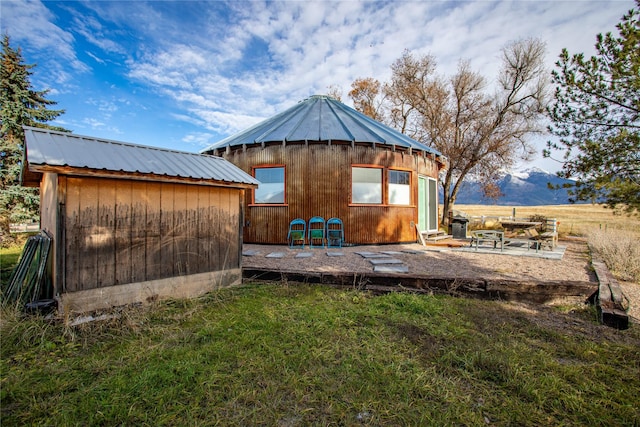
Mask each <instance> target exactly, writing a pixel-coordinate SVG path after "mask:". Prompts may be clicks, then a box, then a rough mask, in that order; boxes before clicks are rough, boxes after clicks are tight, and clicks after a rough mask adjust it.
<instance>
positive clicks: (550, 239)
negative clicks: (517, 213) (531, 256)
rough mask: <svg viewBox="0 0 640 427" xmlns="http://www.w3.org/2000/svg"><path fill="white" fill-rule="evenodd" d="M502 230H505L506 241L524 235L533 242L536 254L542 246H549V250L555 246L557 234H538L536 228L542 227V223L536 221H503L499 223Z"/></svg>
mask: <svg viewBox="0 0 640 427" xmlns="http://www.w3.org/2000/svg"><path fill="white" fill-rule="evenodd" d="M500 223H501V224H502V228H504V229H505V233H506V236H507V238H508V239H513V238H516V239H517V238H518V236H519V235H521V234H524V237H525V238H526V239H527V240H529V241H531V242H534V244H535V248H536V252H538V250H539V249H540V248H541V247H542V246H543V245H545V246H549V249H550V250H553V248H554V247H555V246H556V244H557V239H558V234H557V233H555V232H545V233H542V234H538V232H537V230H536V229H537V228H538V227H539V226H540V225H542V222H536V221H517V220H505V221H500Z"/></svg>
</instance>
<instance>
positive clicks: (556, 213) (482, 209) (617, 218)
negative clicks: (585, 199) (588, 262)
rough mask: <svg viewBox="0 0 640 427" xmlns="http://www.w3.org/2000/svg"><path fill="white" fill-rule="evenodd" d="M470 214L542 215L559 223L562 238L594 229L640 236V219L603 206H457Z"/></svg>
mask: <svg viewBox="0 0 640 427" xmlns="http://www.w3.org/2000/svg"><path fill="white" fill-rule="evenodd" d="M454 209H456V210H460V211H463V212H465V213H467V214H469V215H478V216H479V215H486V216H509V215H511V214H512V213H513V209H515V210H516V216H517V217H519V218H528V217H531V216H534V215H542V216H545V217H547V218H556V219H557V220H558V221H560V226H559V229H558V231H559V233H560V234H561V235H569V234H570V235H586V234H587V233H588V232H590V231H591V230H594V229H600V228H602V229H606V230H609V229H615V230H629V231H631V232H632V233H636V234H637V235H640V218H639V217H629V216H627V215H623V214H616V213H615V212H614V211H612V210H611V209H607V208H605V207H604V206H603V205H549V206H497V205H455V207H454ZM639 237H640V236H639Z"/></svg>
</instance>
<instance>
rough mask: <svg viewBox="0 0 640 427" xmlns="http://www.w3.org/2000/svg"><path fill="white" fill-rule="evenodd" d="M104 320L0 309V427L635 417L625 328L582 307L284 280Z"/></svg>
mask: <svg viewBox="0 0 640 427" xmlns="http://www.w3.org/2000/svg"><path fill="white" fill-rule="evenodd" d="M117 314H119V316H118V317H117V318H113V319H111V320H108V321H103V322H93V323H90V324H85V325H81V326H78V327H69V326H64V325H63V324H62V323H55V322H53V323H49V322H46V321H44V320H42V319H38V318H20V317H18V316H17V315H16V314H15V313H12V312H6V311H5V312H3V313H2V324H1V333H2V348H1V355H2V359H1V369H0V371H1V379H0V380H1V391H0V393H1V394H0V397H1V399H2V401H1V408H2V413H1V414H2V418H1V420H0V421H1V424H2V425H3V426H9V425H33V424H36V425H38V424H42V425H154V426H156V425H172V426H173V425H225V426H227V425H238V426H240V425H242V426H244V425H273V426H298V425H379V426H397V425H452V424H456V425H485V423H487V422H490V423H492V424H497V425H519V426H520V425H522V426H527V425H638V423H640V409H639V407H638V404H637V402H638V400H637V399H638V393H639V391H640V357H638V348H640V333H638V329H637V328H635V327H632V328H631V329H629V330H626V331H617V330H614V329H611V328H607V327H604V326H600V325H597V323H596V322H595V314H594V312H593V311H592V310H591V309H589V308H577V309H576V308H575V307H569V308H567V309H566V310H564V311H560V310H558V309H551V308H548V307H546V308H543V307H527V306H521V305H512V304H507V303H501V302H494V301H480V300H470V299H456V298H452V297H444V296H427V295H422V296H418V295H413V294H387V295H382V296H374V295H370V294H367V293H361V292H358V291H353V290H346V289H336V288H330V287H321V286H308V285H298V284H291V283H290V284H288V285H287V286H282V285H281V286H278V285H258V284H256V285H250V286H244V287H240V288H234V289H226V290H222V291H219V292H217V293H214V294H210V295H208V296H206V297H204V298H200V299H197V300H191V301H167V302H159V303H155V304H154V305H152V306H147V307H137V308H129V309H123V310H120V311H118V312H117ZM634 326H635V325H634Z"/></svg>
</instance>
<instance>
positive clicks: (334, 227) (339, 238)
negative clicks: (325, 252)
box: [327, 218, 344, 248]
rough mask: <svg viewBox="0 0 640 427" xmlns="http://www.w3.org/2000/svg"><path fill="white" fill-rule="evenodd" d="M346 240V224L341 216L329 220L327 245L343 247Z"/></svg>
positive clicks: (329, 246)
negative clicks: (344, 224)
mask: <svg viewBox="0 0 640 427" xmlns="http://www.w3.org/2000/svg"><path fill="white" fill-rule="evenodd" d="M343 241H344V226H343V224H342V220H341V219H340V218H329V219H328V220H327V247H328V248H341V247H342V242H343Z"/></svg>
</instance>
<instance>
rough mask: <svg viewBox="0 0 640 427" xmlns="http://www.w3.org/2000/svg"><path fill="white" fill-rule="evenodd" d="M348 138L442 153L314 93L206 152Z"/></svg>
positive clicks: (349, 139)
mask: <svg viewBox="0 0 640 427" xmlns="http://www.w3.org/2000/svg"><path fill="white" fill-rule="evenodd" d="M300 141H303V142H313V141H316V142H331V141H347V142H354V143H355V142H359V143H370V144H381V145H388V146H397V147H402V148H407V149H408V148H411V149H413V150H419V151H423V152H426V153H432V154H435V155H437V156H442V154H441V153H440V152H438V151H437V150H435V149H433V148H431V147H429V146H427V145H425V144H423V143H421V142H418V141H416V140H414V139H411V138H409V137H408V136H406V135H404V134H402V133H400V132H398V131H396V130H395V129H392V128H390V127H388V126H386V125H384V124H382V123H380V122H378V121H376V120H373V119H372V118H371V117H369V116H366V115H364V114H362V113H360V112H359V111H356V110H354V109H353V108H351V107H348V106H346V105H345V104H343V103H341V102H339V101H337V100H335V99H333V98H331V97H328V96H324V95H314V96H312V97H310V98H307V99H305V100H304V101H302V102H299V103H298V104H296V105H294V106H293V107H291V108H289V109H287V110H285V111H283V112H282V113H280V114H277V115H275V116H273V117H271V118H270V119H267V120H264V121H262V122H260V123H258V124H256V125H255V126H252V127H251V128H249V129H247V130H245V131H243V132H240V133H238V134H236V135H232V136H230V137H228V138H225V139H223V140H222V141H219V142H217V143H215V144H213V145H211V146H209V147H208V148H206V149H205V150H203V151H202V152H211V151H213V150H216V149H221V148H225V147H228V146H230V147H233V146H238V145H244V144H246V145H251V144H263V143H268V142H284V143H287V142H300Z"/></svg>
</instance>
